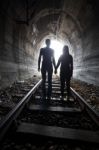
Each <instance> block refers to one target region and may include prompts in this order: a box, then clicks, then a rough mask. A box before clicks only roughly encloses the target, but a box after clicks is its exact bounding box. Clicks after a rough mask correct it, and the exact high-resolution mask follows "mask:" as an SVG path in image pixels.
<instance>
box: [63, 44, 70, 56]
mask: <svg viewBox="0 0 99 150" xmlns="http://www.w3.org/2000/svg"><path fill="white" fill-rule="evenodd" d="M63 53H64V54H66V55H69V48H68V46H67V45H64V47H63Z"/></svg>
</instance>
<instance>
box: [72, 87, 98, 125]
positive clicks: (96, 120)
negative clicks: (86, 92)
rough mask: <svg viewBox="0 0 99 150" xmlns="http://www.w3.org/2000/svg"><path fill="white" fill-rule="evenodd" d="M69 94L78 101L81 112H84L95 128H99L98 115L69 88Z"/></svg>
mask: <svg viewBox="0 0 99 150" xmlns="http://www.w3.org/2000/svg"><path fill="white" fill-rule="evenodd" d="M71 94H72V96H73V97H74V98H75V99H77V100H78V101H79V103H80V105H81V106H82V110H83V111H84V110H86V111H87V112H88V114H89V115H90V117H91V118H92V119H93V121H94V122H95V123H96V124H97V126H99V114H98V113H97V112H96V111H95V110H94V109H93V108H92V107H91V106H90V105H89V104H88V103H87V102H86V101H85V100H84V98H82V97H81V96H80V95H79V94H78V93H77V92H76V91H75V90H74V89H73V88H71Z"/></svg>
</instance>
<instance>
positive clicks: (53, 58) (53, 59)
mask: <svg viewBox="0 0 99 150" xmlns="http://www.w3.org/2000/svg"><path fill="white" fill-rule="evenodd" d="M52 55H53V56H52V62H53V66H54V69H55V68H56V62H55V57H54V50H53V52H52Z"/></svg>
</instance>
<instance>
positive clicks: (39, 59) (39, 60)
mask: <svg viewBox="0 0 99 150" xmlns="http://www.w3.org/2000/svg"><path fill="white" fill-rule="evenodd" d="M41 56H42V49H40V54H39V58H38V71H40V63H41Z"/></svg>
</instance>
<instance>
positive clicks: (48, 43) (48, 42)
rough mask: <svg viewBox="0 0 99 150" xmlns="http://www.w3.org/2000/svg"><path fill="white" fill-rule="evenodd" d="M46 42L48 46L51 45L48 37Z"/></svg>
mask: <svg viewBox="0 0 99 150" xmlns="http://www.w3.org/2000/svg"><path fill="white" fill-rule="evenodd" d="M45 43H46V45H47V47H49V46H50V43H51V41H50V39H46V41H45Z"/></svg>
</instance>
